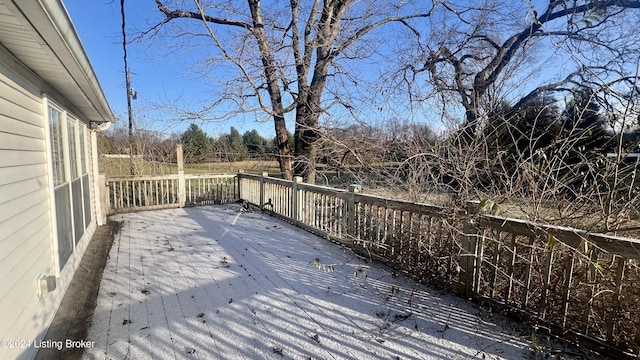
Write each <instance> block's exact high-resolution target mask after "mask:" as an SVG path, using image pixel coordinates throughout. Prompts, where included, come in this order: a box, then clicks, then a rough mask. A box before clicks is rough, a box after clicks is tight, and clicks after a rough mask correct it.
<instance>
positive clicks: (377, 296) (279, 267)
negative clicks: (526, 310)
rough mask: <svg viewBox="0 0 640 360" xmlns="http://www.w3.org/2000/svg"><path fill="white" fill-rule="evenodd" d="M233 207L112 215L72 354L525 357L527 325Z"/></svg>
mask: <svg viewBox="0 0 640 360" xmlns="http://www.w3.org/2000/svg"><path fill="white" fill-rule="evenodd" d="M239 208H240V206H239V205H227V206H214V207H199V208H186V209H171V210H161V211H152V212H139V213H133V214H125V215H119V216H116V217H114V220H118V221H123V222H124V223H123V227H122V231H121V233H120V234H117V235H116V239H115V241H114V244H113V247H112V249H111V253H110V255H109V256H110V258H109V260H108V262H107V266H106V268H105V270H104V275H103V279H102V283H101V286H100V293H99V295H98V305H97V308H96V311H95V314H94V316H93V322H92V325H91V328H90V330H89V338H88V340H89V341H95V348H93V349H88V350H86V351H85V353H84V358H85V359H192V358H193V359H283V358H284V359H471V358H479V359H494V358H505V359H520V358H527V357H528V356H529V350H528V348H529V347H530V345H531V337H530V334H529V335H527V334H521V333H518V332H517V330H515V329H514V328H511V325H509V322H507V321H505V320H504V319H503V318H501V317H499V316H497V315H492V314H490V313H488V312H487V311H483V310H480V309H479V308H478V307H477V306H475V305H473V304H471V303H469V302H467V301H465V300H462V299H460V298H457V297H455V296H453V295H448V294H444V293H442V292H440V291H438V290H434V289H432V288H429V287H426V286H423V285H416V284H414V283H413V282H411V281H409V280H407V279H406V278H404V277H403V276H397V274H395V273H394V272H393V271H392V270H391V269H389V268H387V267H385V266H382V265H378V264H375V263H367V262H365V261H363V260H361V259H359V258H358V257H356V256H355V255H354V254H353V253H352V252H350V251H349V250H345V249H341V248H340V247H339V246H337V245H335V244H332V243H330V242H328V241H326V240H324V239H322V238H319V237H316V236H314V235H311V234H309V233H307V232H305V231H303V230H300V229H297V228H295V227H293V226H291V225H289V224H286V223H284V222H281V221H279V220H276V219H274V218H272V217H269V216H267V215H264V214H260V213H241V212H238V210H239ZM509 328H511V329H509Z"/></svg>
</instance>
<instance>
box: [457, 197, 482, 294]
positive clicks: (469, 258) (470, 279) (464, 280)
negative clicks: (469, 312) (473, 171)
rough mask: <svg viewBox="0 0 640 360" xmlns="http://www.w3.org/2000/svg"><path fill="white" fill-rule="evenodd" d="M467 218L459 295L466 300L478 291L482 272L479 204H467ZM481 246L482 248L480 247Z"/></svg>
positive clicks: (470, 202) (471, 202)
mask: <svg viewBox="0 0 640 360" xmlns="http://www.w3.org/2000/svg"><path fill="white" fill-rule="evenodd" d="M466 211H467V218H466V219H465V222H464V230H463V231H464V233H463V234H462V249H463V251H464V252H463V254H462V257H461V258H460V268H461V269H460V286H459V288H458V294H459V295H460V296H462V297H465V298H472V297H473V295H474V294H475V293H476V292H477V291H478V285H479V284H478V281H479V274H480V273H479V272H480V262H481V261H482V260H481V255H480V256H479V254H478V251H479V250H481V247H482V245H481V244H480V241H479V240H480V238H481V236H480V234H479V228H478V222H477V219H476V218H475V215H477V214H478V203H477V202H473V201H469V202H467V208H466ZM479 245H480V246H479Z"/></svg>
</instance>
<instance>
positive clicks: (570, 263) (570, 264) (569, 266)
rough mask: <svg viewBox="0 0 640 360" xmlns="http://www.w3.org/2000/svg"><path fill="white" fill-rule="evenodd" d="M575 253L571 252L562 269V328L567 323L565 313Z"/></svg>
mask: <svg viewBox="0 0 640 360" xmlns="http://www.w3.org/2000/svg"><path fill="white" fill-rule="evenodd" d="M574 260H575V254H571V258H570V259H569V261H567V266H566V267H565V269H564V288H563V289H562V328H563V329H565V328H566V325H567V313H568V311H569V297H570V295H571V282H572V280H573V265H574Z"/></svg>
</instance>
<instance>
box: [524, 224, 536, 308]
mask: <svg viewBox="0 0 640 360" xmlns="http://www.w3.org/2000/svg"><path fill="white" fill-rule="evenodd" d="M535 239H536V238H535V236H529V262H528V263H527V266H526V270H525V279H524V285H523V289H522V295H521V296H522V297H521V298H520V302H521V303H522V308H523V309H526V308H527V306H528V304H529V287H530V286H531V271H532V264H533V260H534V255H535V251H534V245H535V243H534V242H535Z"/></svg>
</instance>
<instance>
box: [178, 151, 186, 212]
mask: <svg viewBox="0 0 640 360" xmlns="http://www.w3.org/2000/svg"><path fill="white" fill-rule="evenodd" d="M176 160H177V162H178V204H179V206H180V207H184V206H185V204H186V203H187V190H186V185H185V180H184V155H183V152H182V144H178V145H176Z"/></svg>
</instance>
